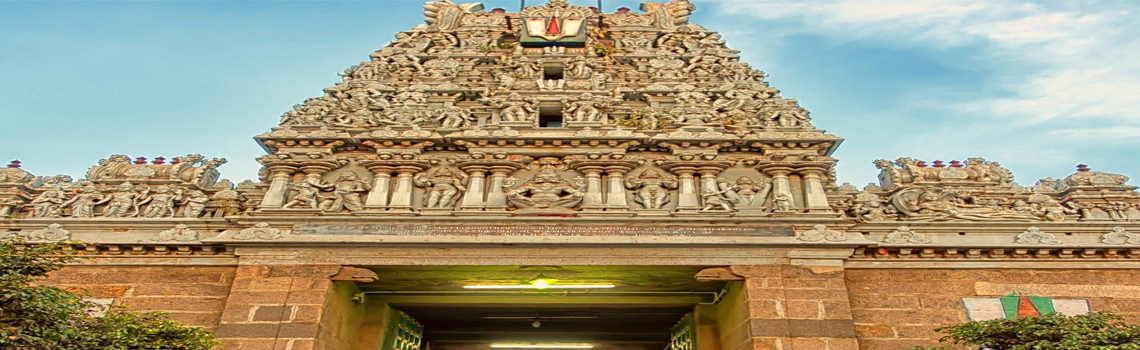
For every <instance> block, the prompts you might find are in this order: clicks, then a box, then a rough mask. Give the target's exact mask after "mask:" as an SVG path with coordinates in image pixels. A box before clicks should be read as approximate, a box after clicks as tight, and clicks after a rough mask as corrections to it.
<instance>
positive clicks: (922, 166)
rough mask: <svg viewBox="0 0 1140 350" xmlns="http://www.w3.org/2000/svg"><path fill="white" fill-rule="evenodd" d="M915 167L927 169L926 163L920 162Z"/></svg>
mask: <svg viewBox="0 0 1140 350" xmlns="http://www.w3.org/2000/svg"><path fill="white" fill-rule="evenodd" d="M914 165H917V166H918V167H919V168H925V167H926V161H925V160H920V161H918V162H917V163H914Z"/></svg>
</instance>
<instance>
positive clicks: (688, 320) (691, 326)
mask: <svg viewBox="0 0 1140 350" xmlns="http://www.w3.org/2000/svg"><path fill="white" fill-rule="evenodd" d="M696 349H697V322H696V320H695V317H694V316H693V313H691V312H690V313H689V314H687V315H685V317H682V318H681V320H680V321H677V324H675V325H673V328H672V329H670V330H669V347H668V348H667V349H666V350H696Z"/></svg>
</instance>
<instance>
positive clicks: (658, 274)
mask: <svg viewBox="0 0 1140 350" xmlns="http://www.w3.org/2000/svg"><path fill="white" fill-rule="evenodd" d="M706 267H707V266H518V265H514V266H383V267H369V269H371V270H372V271H375V272H376V274H377V275H378V277H379V278H378V279H377V280H376V282H372V283H367V284H361V285H360V287H361V289H362V290H363V291H391V292H400V291H461V290H463V286H464V285H471V284H524V283H527V282H528V281H531V280H533V279H534V278H536V277H538V276H539V274H541V275H543V276H544V277H546V278H552V279H556V280H557V281H556V282H555V284H614V285H616V286H617V287H616V288H614V289H613V291H620V292H623V293H625V292H717V291H720V289H721V288H722V287H723V286H724V284H723V283H716V282H701V281H698V280H696V279H695V278H694V277H693V276H694V275H695V274H696V273H697V272H698V271H700V270H702V269H704V268H706Z"/></svg>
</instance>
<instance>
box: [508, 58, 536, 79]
mask: <svg viewBox="0 0 1140 350" xmlns="http://www.w3.org/2000/svg"><path fill="white" fill-rule="evenodd" d="M504 65H506V66H507V67H509V68H511V69H513V71H512V72H513V73H514V76H515V77H518V78H521V79H538V78H541V77H542V72H543V69H542V66H540V65H539V64H538V62H535V61H534V60H532V59H530V58H528V57H526V56H519V57H518V58H515V59H513V60H508V61H506V62H504Z"/></svg>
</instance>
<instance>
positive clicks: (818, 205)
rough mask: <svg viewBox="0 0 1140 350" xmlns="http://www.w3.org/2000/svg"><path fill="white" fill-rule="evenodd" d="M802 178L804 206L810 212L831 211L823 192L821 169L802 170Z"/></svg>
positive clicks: (825, 194)
mask: <svg viewBox="0 0 1140 350" xmlns="http://www.w3.org/2000/svg"><path fill="white" fill-rule="evenodd" d="M800 175H802V176H803V178H804V206H805V207H807V209H808V210H810V211H831V205H830V204H828V203H827V193H826V192H824V191H823V181H822V180H821V178H822V177H823V170H822V169H802V170H800Z"/></svg>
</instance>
